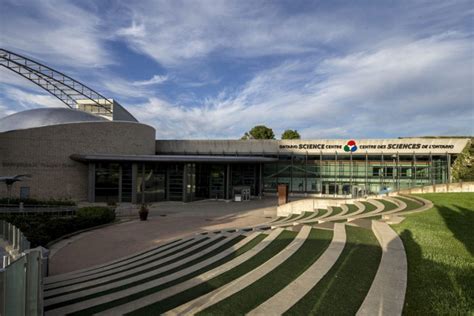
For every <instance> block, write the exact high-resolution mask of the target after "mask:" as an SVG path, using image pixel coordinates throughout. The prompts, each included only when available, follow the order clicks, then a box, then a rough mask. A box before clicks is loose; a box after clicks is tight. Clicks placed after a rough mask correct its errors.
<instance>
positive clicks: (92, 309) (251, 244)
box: [72, 234, 267, 315]
mask: <svg viewBox="0 0 474 316" xmlns="http://www.w3.org/2000/svg"><path fill="white" fill-rule="evenodd" d="M265 237H267V235H266V234H260V235H258V236H257V237H255V238H254V239H252V240H251V241H250V242H248V243H247V244H245V245H244V246H242V247H240V248H239V249H237V250H236V251H234V252H233V253H231V254H229V255H228V256H226V257H224V258H222V259H220V260H218V261H216V262H214V263H212V264H210V265H208V266H205V267H203V268H201V269H199V270H196V271H194V272H192V273H189V274H187V275H184V276H182V277H180V278H177V279H175V280H173V281H170V282H168V283H165V284H161V285H158V286H155V287H152V288H149V289H147V290H145V291H141V292H138V293H135V294H132V295H129V296H127V297H124V298H121V299H117V300H113V301H109V302H107V303H104V304H100V305H96V306H93V307H90V308H87V309H84V310H82V311H78V312H76V313H73V314H72V315H92V314H94V313H99V312H102V311H105V310H107V309H109V308H112V307H115V306H118V305H122V304H125V303H128V302H130V301H133V300H136V299H139V298H142V297H143V296H146V295H149V294H152V293H155V292H158V291H162V290H164V289H166V288H168V287H171V286H173V285H176V284H179V283H182V282H184V281H187V280H189V279H191V278H193V277H195V276H198V275H200V274H203V273H205V272H207V271H210V270H212V269H214V268H217V267H219V266H221V265H223V264H225V263H226V262H229V261H231V260H233V259H235V258H237V257H238V256H240V255H242V254H244V253H246V252H247V251H249V250H251V249H252V248H254V247H255V246H256V245H258V244H259V243H260V242H261V241H262V240H263V239H264V238H265ZM178 271H179V270H178ZM167 274H168V272H167ZM120 290H122V289H120ZM114 292H115V289H114ZM109 293H112V292H109V291H107V292H102V293H101V295H99V296H102V295H106V294H109Z"/></svg>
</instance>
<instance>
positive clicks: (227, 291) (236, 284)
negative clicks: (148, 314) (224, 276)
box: [164, 226, 311, 315]
mask: <svg viewBox="0 0 474 316" xmlns="http://www.w3.org/2000/svg"><path fill="white" fill-rule="evenodd" d="M310 231H311V227H310V226H303V227H302V229H301V230H300V232H299V233H298V235H297V236H296V237H295V239H294V240H293V241H292V242H291V243H290V244H289V245H288V246H287V247H286V248H285V249H283V250H282V251H280V252H279V253H278V254H276V255H275V256H274V257H272V258H271V259H270V260H268V261H267V262H265V264H262V265H260V266H259V267H258V268H256V269H254V270H253V271H250V272H248V273H247V274H245V275H243V276H241V277H240V278H238V279H236V280H234V281H232V282H230V283H229V284H227V285H225V286H222V287H220V288H218V289H216V290H214V291H212V292H209V293H207V294H205V295H202V296H200V297H198V298H196V299H194V300H192V301H190V302H187V303H185V304H183V305H181V306H178V307H176V308H174V309H172V310H170V311H168V312H166V313H165V314H164V315H184V314H186V315H191V314H196V313H198V312H200V311H202V310H204V309H206V308H207V307H209V306H211V305H213V304H216V303H218V302H220V301H222V300H224V299H226V298H227V297H229V296H231V295H232V294H234V293H237V292H239V291H240V290H243V289H244V288H246V287H247V286H249V285H250V284H252V283H253V282H255V281H257V280H259V279H260V278H262V277H264V276H265V275H266V274H268V273H270V272H271V271H272V270H273V269H275V268H276V267H278V266H279V265H280V264H282V263H283V262H284V261H285V260H287V259H288V258H289V257H291V255H293V254H294V253H295V252H296V251H297V250H298V249H299V248H300V247H301V246H302V245H303V243H304V241H305V240H306V238H307V237H308V235H309V233H310Z"/></svg>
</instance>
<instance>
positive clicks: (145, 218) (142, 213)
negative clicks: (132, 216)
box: [138, 212, 148, 221]
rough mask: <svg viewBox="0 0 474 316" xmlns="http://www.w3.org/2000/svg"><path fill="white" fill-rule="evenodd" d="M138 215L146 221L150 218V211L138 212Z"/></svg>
mask: <svg viewBox="0 0 474 316" xmlns="http://www.w3.org/2000/svg"><path fill="white" fill-rule="evenodd" d="M138 215H140V220H141V221H146V220H147V218H148V212H138Z"/></svg>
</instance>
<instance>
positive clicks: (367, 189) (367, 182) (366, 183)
mask: <svg viewBox="0 0 474 316" xmlns="http://www.w3.org/2000/svg"><path fill="white" fill-rule="evenodd" d="M368 191H369V154H368V153H367V151H365V195H367V192H368Z"/></svg>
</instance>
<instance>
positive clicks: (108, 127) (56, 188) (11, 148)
mask: <svg viewBox="0 0 474 316" xmlns="http://www.w3.org/2000/svg"><path fill="white" fill-rule="evenodd" d="M154 152H155V130H154V129H153V128H152V127H150V126H148V125H144V124H139V123H133V122H87V123H86V122H84V123H72V124H64V125H53V126H45V127H39V128H31V129H25V130H17V131H11V132H5V133H0V175H1V176H14V175H17V174H31V175H32V178H31V179H29V180H25V181H21V182H17V183H15V184H14V185H13V190H12V196H13V197H18V196H19V192H20V187H22V186H25V187H30V197H32V198H38V199H49V198H54V199H73V200H78V201H82V200H86V199H87V186H88V166H87V165H86V164H83V163H80V162H76V161H73V160H71V159H70V158H69V157H70V155H72V154H124V155H127V154H128V155H139V154H144V155H150V154H154ZM6 196H7V189H6V185H5V184H4V183H0V197H6Z"/></svg>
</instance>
